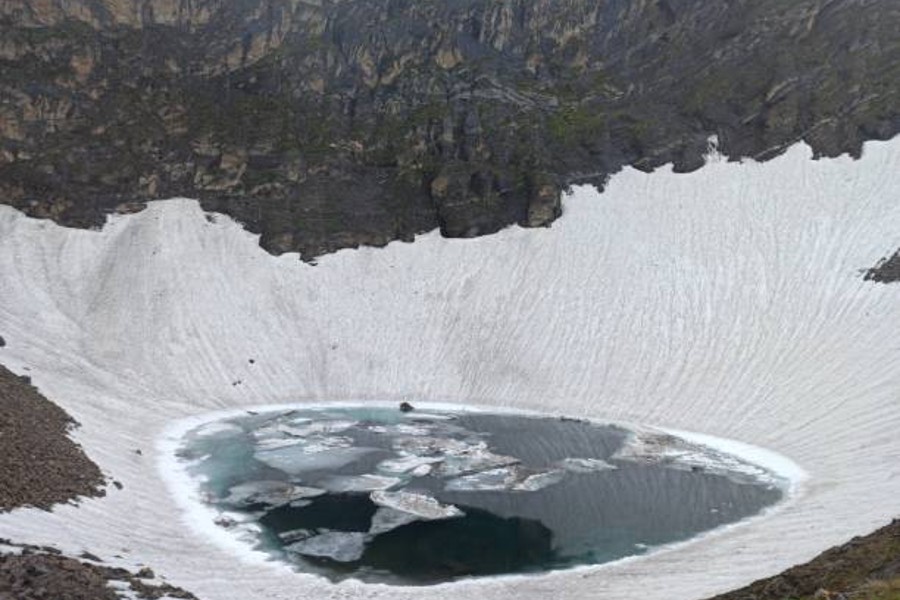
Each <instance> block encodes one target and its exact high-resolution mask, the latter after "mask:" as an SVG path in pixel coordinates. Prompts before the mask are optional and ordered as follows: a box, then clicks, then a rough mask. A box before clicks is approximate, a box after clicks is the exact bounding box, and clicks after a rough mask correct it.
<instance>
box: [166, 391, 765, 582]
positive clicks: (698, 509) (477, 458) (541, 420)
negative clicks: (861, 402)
mask: <svg viewBox="0 0 900 600" xmlns="http://www.w3.org/2000/svg"><path fill="white" fill-rule="evenodd" d="M217 425H227V427H218V426H217V428H216V429H208V428H207V429H204V428H200V429H198V430H195V431H193V432H191V433H189V434H188V436H187V437H186V439H185V444H184V445H183V447H182V450H181V455H182V456H183V457H184V458H185V459H190V460H192V461H194V462H193V463H192V466H191V468H190V469H191V472H192V473H193V474H194V475H196V476H203V483H202V486H203V490H204V492H205V496H206V497H207V498H208V499H209V502H210V503H211V504H213V505H214V506H216V507H217V508H219V509H221V510H222V511H223V514H226V515H239V516H240V517H241V518H242V519H247V520H249V521H251V522H253V523H256V524H258V525H259V526H260V527H261V533H260V534H259V535H258V542H257V545H258V547H259V548H260V549H263V550H265V551H268V552H270V553H272V555H273V556H275V557H278V558H279V559H281V560H286V561H289V562H291V563H292V564H295V565H296V566H297V568H298V569H300V570H304V571H309V572H315V573H318V574H321V575H324V576H326V577H329V578H331V579H334V580H339V579H342V578H346V577H355V578H357V579H361V580H364V581H373V582H375V581H377V582H389V583H394V584H430V583H439V582H444V581H451V580H454V579H458V578H461V577H475V576H485V575H499V574H512V573H533V572H540V571H546V570H550V569H561V568H567V567H572V566H577V565H584V564H597V563H603V562H608V561H612V560H616V559H619V558H623V557H626V556H631V555H635V554H641V553H644V552H646V551H647V550H648V549H651V548H653V547H654V546H659V545H662V544H668V543H672V542H676V541H681V540H685V539H688V538H691V537H694V536H696V535H697V534H699V533H702V532H704V531H708V530H711V529H714V528H716V527H719V526H721V525H723V524H727V523H733V522H735V521H738V520H741V519H743V518H746V517H748V516H751V515H754V514H757V513H759V512H760V511H761V510H763V509H764V508H766V507H767V506H770V505H772V504H774V503H775V502H777V501H778V500H779V499H780V498H781V497H782V491H781V489H780V488H779V486H778V485H777V481H776V480H775V479H774V478H772V477H771V476H770V475H771V474H767V473H765V472H764V471H762V470H761V469H758V468H752V466H750V465H745V464H743V463H740V461H736V460H735V459H734V458H733V457H728V458H729V459H730V463H728V464H729V467H730V468H731V467H735V465H737V467H738V468H734V469H733V470H728V469H724V468H723V467H722V466H721V465H722V464H723V461H722V460H721V459H722V456H721V455H718V454H717V453H716V452H715V451H712V450H705V449H698V448H696V447H693V446H690V447H688V446H685V444H687V443H686V442H683V441H679V440H677V439H675V438H671V437H668V436H661V437H660V438H659V439H655V440H654V443H656V445H657V446H658V445H660V444H662V445H663V446H666V447H670V446H671V447H670V448H669V449H670V450H671V449H672V448H675V449H676V450H678V451H677V452H668V453H665V452H661V453H659V454H652V453H650V454H648V453H647V452H646V451H643V452H636V451H635V448H637V447H640V448H644V449H646V447H647V446H648V445H647V444H644V445H643V446H641V445H635V444H634V443H633V440H634V439H635V437H634V436H633V435H631V432H629V431H628V430H626V429H623V428H621V427H617V426H611V425H598V424H594V423H590V422H586V421H578V420H572V419H560V418H553V417H535V416H524V415H510V414H502V415H501V414H485V413H474V412H471V413H467V412H447V411H412V412H409V413H403V412H401V411H399V410H396V409H387V408H341V409H303V410H293V411H287V412H279V413H266V414H247V415H245V416H241V417H237V418H231V419H226V420H224V421H222V422H219V423H218V424H217ZM679 453H680V454H679ZM704 453H707V454H704ZM679 456H684V457H686V458H679ZM697 456H700V459H698V458H697ZM741 467H747V468H741ZM234 520H237V519H234ZM220 523H222V525H223V526H226V527H241V525H239V524H234V523H233V521H232V519H231V518H230V517H226V518H223V519H220Z"/></svg>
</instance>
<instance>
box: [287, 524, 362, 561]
mask: <svg viewBox="0 0 900 600" xmlns="http://www.w3.org/2000/svg"><path fill="white" fill-rule="evenodd" d="M367 538H368V536H367V534H365V533H360V532H357V531H327V532H325V533H320V534H318V535H314V536H312V537H310V538H307V539H303V540H300V541H299V542H294V543H293V544H290V545H288V546H285V550H287V551H288V552H290V553H293V554H299V555H301V556H312V557H317V558H330V559H331V560H334V561H337V562H354V561H357V560H359V559H360V558H361V557H362V555H363V552H365V550H366V540H367Z"/></svg>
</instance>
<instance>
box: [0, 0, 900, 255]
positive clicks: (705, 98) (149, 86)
mask: <svg viewBox="0 0 900 600" xmlns="http://www.w3.org/2000/svg"><path fill="white" fill-rule="evenodd" d="M898 29H900V7H898V5H897V3H896V2H893V1H892V0H837V1H833V2H821V1H820V0H798V1H796V2H791V3H788V4H786V3H784V2H782V1H780V0H735V1H734V2H729V3H727V4H717V3H709V2H702V1H699V0H694V1H687V2H672V1H671V0H642V1H639V2H603V3H597V2H588V1H586V0H562V1H560V0H556V1H550V0H537V1H535V0H502V1H490V2H489V1H487V0H459V1H455V2H445V1H438V0H425V1H422V0H419V1H412V0H386V1H384V0H378V1H375V0H246V1H243V2H230V1H228V0H191V1H187V0H91V1H88V0H10V1H7V2H3V3H2V6H0V70H2V72H3V74H4V75H3V77H2V80H0V202H4V203H8V204H11V205H13V206H16V207H18V208H20V209H22V210H24V211H26V212H28V214H30V215H33V216H38V217H46V218H52V219H54V220H56V221H58V222H60V223H63V224H66V225H72V226H82V227H93V226H98V225H100V224H102V223H103V221H104V219H105V214H107V213H109V212H113V211H120V212H121V211H133V210H139V209H140V207H141V203H142V202H145V201H147V200H152V199H156V198H163V197H171V196H176V195H185V196H190V197H198V198H200V199H201V201H202V202H203V204H204V206H205V208H207V209H208V210H210V211H219V212H224V213H227V214H230V215H232V216H234V217H235V218H236V219H238V220H239V221H241V222H242V223H244V224H245V226H246V227H247V228H248V229H250V230H251V231H254V232H258V233H261V234H262V237H261V243H262V245H263V246H264V247H265V248H266V249H268V250H270V251H272V252H276V253H280V252H286V251H300V252H301V253H302V254H303V256H304V257H307V258H311V257H313V256H315V255H318V254H321V253H324V252H329V251H332V250H335V249H338V248H342V247H348V246H355V245H359V244H375V245H380V244H385V243H387V242H389V241H391V240H394V239H404V240H410V239H411V238H412V237H413V236H414V235H415V234H416V233H418V232H422V231H426V230H430V229H433V228H436V227H439V228H440V229H441V231H442V233H443V234H444V235H447V236H474V235H480V234H485V233H489V232H492V231H496V230H497V229H499V228H501V227H504V226H506V225H508V224H510V223H519V224H521V225H525V226H545V225H548V224H550V223H551V222H552V221H553V220H554V219H555V218H556V217H557V216H559V214H560V193H561V191H562V190H563V189H565V188H566V187H567V186H568V185H571V184H574V183H593V184H596V185H602V184H603V183H604V181H605V180H606V178H607V177H608V176H609V174H611V173H613V172H615V171H617V170H618V169H620V168H622V167H623V166H624V165H634V166H635V167H637V168H641V169H653V168H655V167H657V166H659V165H662V164H664V163H667V162H672V163H674V165H675V168H676V169H678V170H685V171H686V170H692V169H695V168H698V167H699V166H701V165H702V163H703V156H704V153H706V152H707V151H708V147H709V139H710V136H712V135H716V136H717V139H718V149H719V150H720V151H721V152H723V153H725V154H726V155H728V156H729V157H731V158H735V159H737V158H740V157H754V158H759V159H766V158H769V157H772V156H775V155H777V154H779V153H780V152H781V151H782V150H783V149H784V148H785V147H787V146H788V145H790V144H792V143H794V142H796V141H798V140H806V141H807V142H808V143H809V144H811V145H812V147H813V148H814V150H815V152H816V154H817V155H827V156H831V155H836V154H840V153H844V152H849V153H851V154H853V155H858V154H859V152H860V150H861V145H862V142H863V141H864V140H866V139H872V138H879V139H884V138H888V137H891V136H893V135H894V134H895V133H896V132H897V131H898V130H900V111H898V89H900V83H898V82H900V38H898V37H897V35H896V31H897V30H898Z"/></svg>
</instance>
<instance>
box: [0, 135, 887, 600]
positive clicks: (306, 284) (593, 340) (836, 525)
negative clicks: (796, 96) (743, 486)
mask: <svg viewBox="0 0 900 600" xmlns="http://www.w3.org/2000/svg"><path fill="white" fill-rule="evenodd" d="M809 158H810V157H809V150H808V149H807V148H805V147H803V146H797V147H794V148H793V149H791V150H790V151H789V152H788V153H787V154H785V155H784V156H782V157H780V158H778V159H776V160H773V161H771V162H768V163H764V164H755V163H746V164H740V165H739V164H731V163H725V162H718V161H712V162H711V163H710V164H709V165H707V167H706V168H704V169H702V170H700V171H698V172H696V173H692V174H687V175H675V174H672V173H670V172H667V171H662V172H658V173H654V174H650V175H647V174H643V173H639V172H637V171H633V170H626V171H625V172H623V173H621V174H619V175H617V176H616V177H614V178H613V180H612V181H611V182H610V185H609V188H608V190H607V191H606V192H605V193H604V194H602V195H599V194H596V193H595V192H593V191H591V190H588V189H579V190H576V192H575V193H574V195H573V196H571V197H569V198H567V199H566V202H565V215H564V216H563V217H562V219H561V220H559V221H558V222H557V223H555V224H554V225H553V227H552V228H551V229H547V230H522V229H519V228H510V229H508V230H505V231H503V232H501V233H500V234H498V235H495V236H490V237H486V238H479V239H474V240H445V239H441V238H440V237H439V236H438V235H436V234H429V235H424V236H421V237H420V238H419V240H418V241H417V242H416V243H415V244H414V245H408V244H402V243H396V244H391V245H390V246H388V247H387V248H384V249H362V250H357V251H342V252H339V253H337V254H335V255H331V256H326V257H324V258H322V259H321V260H320V261H319V264H318V266H310V265H306V264H303V263H301V262H300V261H298V260H297V257H296V256H282V257H277V258H276V257H272V256H269V255H267V254H266V253H265V252H263V251H262V250H260V248H259V247H258V246H257V243H256V239H255V237H254V236H252V235H250V234H249V233H247V232H245V231H243V230H242V229H241V228H240V226H238V225H237V224H235V223H233V222H231V221H230V220H229V219H227V218H224V217H217V218H216V219H214V220H213V221H214V222H210V221H208V220H207V219H206V218H205V217H204V215H203V213H202V212H201V211H200V209H199V207H198V205H197V204H196V203H195V202H193V201H188V200H172V201H167V202H162V203H157V204H154V205H152V206H151V207H150V208H148V209H147V210H145V211H144V212H142V213H139V214H136V215H129V216H117V217H113V218H111V219H110V222H109V224H108V225H107V226H106V227H105V228H104V229H103V231H101V232H95V231H76V230H67V229H62V228H59V227H57V226H55V225H53V224H52V223H49V222H45V221H37V220H32V219H28V218H26V217H24V216H22V215H21V214H20V213H17V212H16V211H14V210H12V209H10V208H8V207H0V333H2V335H3V336H4V338H5V339H6V341H7V346H6V347H5V348H3V349H2V350H0V361H2V362H3V363H5V364H7V365H8V366H9V367H10V368H12V369H14V370H15V371H17V372H22V373H24V372H25V368H26V367H27V368H28V369H30V370H29V371H28V374H29V375H31V376H32V378H33V380H34V382H35V383H36V385H38V386H39V387H40V388H41V390H42V391H43V392H44V393H45V394H46V395H47V396H48V397H49V398H51V399H52V400H53V401H55V402H57V403H59V404H60V405H61V406H62V407H63V408H65V409H66V410H67V411H69V412H70V413H71V414H72V415H73V416H74V417H75V418H76V419H78V420H79V421H80V422H81V423H82V425H83V427H82V428H81V429H80V430H79V431H78V432H77V434H76V437H77V439H78V441H79V442H81V443H82V444H83V445H84V446H85V448H86V450H87V452H88V454H89V455H90V456H91V457H92V458H93V459H94V460H96V461H97V462H98V463H99V464H100V465H101V467H102V468H103V469H104V470H105V472H106V473H108V474H109V475H110V476H111V477H113V478H115V479H117V480H119V481H120V482H121V483H122V484H123V489H122V490H117V489H115V488H113V487H111V488H110V493H109V495H108V496H107V497H106V498H103V499H93V500H87V501H85V502H83V503H82V505H81V506H80V507H78V508H75V507H70V506H64V507H60V508H58V509H56V510H55V511H54V512H53V513H42V512H39V511H33V510H17V511H13V512H12V513H9V514H5V515H0V537H10V538H13V539H18V540H21V541H27V542H31V543H42V544H50V543H52V544H57V545H58V546H59V547H61V548H63V549H65V550H67V551H73V552H74V551H80V550H82V549H90V551H91V552H93V553H95V554H98V555H100V556H101V557H103V558H104V559H108V560H111V561H113V562H114V563H115V564H122V565H124V566H134V565H137V564H138V563H143V562H146V563H147V564H150V565H152V566H153V568H154V570H155V571H156V572H158V573H160V574H163V575H165V576H166V577H167V578H168V580H169V581H171V582H172V583H173V584H176V585H179V586H182V587H185V588H188V589H191V590H192V591H194V592H195V593H196V594H198V596H200V597H202V598H205V599H207V600H230V599H235V600H237V599H240V600H244V599H247V598H265V599H270V598H271V599H279V598H284V599H288V598H290V599H295V598H302V597H305V598H346V597H359V598H385V599H387V598H390V599H392V600H393V599H401V600H402V599H404V598H409V599H412V598H418V597H420V596H421V594H422V591H421V590H417V589H415V588H392V587H389V586H386V585H363V584H360V583H357V582H353V581H348V582H343V583H340V584H337V585H335V584H331V583H329V582H327V581H326V580H324V579H321V578H317V577H315V576H312V575H302V574H297V573H294V572H292V571H290V570H289V569H288V568H286V567H284V566H279V565H276V564H273V563H272V562H268V561H266V560H265V558H263V557H262V556H261V555H260V554H259V553H249V552H247V550H246V548H245V547H244V546H242V545H241V544H239V543H234V539H233V537H230V536H231V534H229V533H228V532H226V531H224V530H222V529H221V528H218V527H216V526H215V525H212V524H211V521H212V519H213V518H214V517H215V514H209V513H210V512H211V511H209V510H208V509H205V508H203V507H202V506H201V505H199V504H197V503H195V502H192V501H191V500H190V499H189V498H185V497H180V498H176V497H173V496H172V495H170V494H169V493H168V490H167V487H166V483H165V481H164V478H163V476H162V474H161V471H162V472H164V473H167V474H172V473H173V472H174V471H173V470H172V469H171V465H172V464H173V461H174V458H173V457H172V456H171V450H172V443H171V439H169V438H168V437H166V436H167V435H169V436H170V435H171V431H170V432H169V433H168V434H166V430H167V427H169V426H170V425H171V423H172V422H173V421H174V420H177V419H183V418H191V417H192V416H193V415H199V414H202V413H207V412H209V411H215V410H221V411H232V410H238V409H240V408H241V407H244V406H248V405H255V404H272V403H294V402H307V401H308V402H323V401H330V400H348V401H370V400H371V401H388V402H399V401H400V400H410V401H412V402H413V403H414V404H415V402H416V400H417V399H421V400H423V401H431V402H445V403H466V404H475V405H482V406H486V407H491V408H492V409H495V408H504V407H505V408H516V409H526V410H537V411H542V412H549V413H557V414H568V415H572V416H576V417H577V416H583V417H591V418H597V419H601V420H611V421H620V422H632V423H639V424H646V425H652V426H657V427H661V428H664V429H669V430H677V431H680V430H687V431H695V432H702V434H704V435H705V436H713V437H714V438H716V439H727V440H738V441H739V442H741V443H744V444H750V445H752V446H755V447H761V448H766V449H768V450H770V451H772V452H773V453H775V454H772V455H767V456H762V455H761V460H768V459H772V460H774V462H775V463H778V457H777V455H783V456H785V457H787V458H789V459H791V460H793V461H794V462H796V463H797V464H799V465H800V467H802V469H803V470H804V471H805V472H806V473H807V475H808V479H807V480H806V481H805V483H804V484H803V486H802V490H801V493H800V494H799V495H797V496H795V500H794V501H792V502H789V503H786V504H785V505H783V506H782V507H781V508H780V510H776V511H772V512H771V513H770V514H768V515H767V516H765V517H763V518H760V519H755V520H753V521H751V522H750V523H748V524H745V525H739V526H735V527H729V528H725V529H723V530H719V531H718V532H716V533H714V534H712V535H708V536H705V537H703V538H702V539H700V540H698V541H695V542H692V543H687V544H680V545H678V546H676V547H672V548H669V549H667V550H664V551H660V552H656V553H652V554H651V555H649V556H646V557H640V558H632V559H626V560H624V561H621V562H619V563H615V564H612V565H608V566H601V567H590V568H583V569H577V570H574V571H566V572H558V573H553V574H549V575H543V576H537V577H503V578H496V579H489V580H484V581H480V582H462V583H455V584H448V585H443V586H437V587H433V588H431V589H430V590H429V592H428V593H429V594H430V595H433V597H435V598H442V597H443V598H459V597H461V596H462V595H463V594H466V593H470V592H471V593H476V588H477V594H478V595H479V596H480V597H482V598H484V599H485V600H491V599H499V598H510V597H521V598H546V597H564V598H567V599H568V598H571V599H577V598H597V597H603V598H606V599H610V600H615V599H623V600H626V599H627V600H631V599H633V598H634V597H635V595H636V593H638V591H639V595H640V597H641V598H645V599H647V600H651V599H655V598H658V599H663V598H665V599H670V598H685V599H687V598H700V597H703V596H707V595H710V594H712V593H715V592H718V591H722V590H725V589H727V588H730V587H734V586H738V585H742V584H745V583H748V582H749V581H751V580H753V579H755V578H758V577H762V576H765V575H770V574H772V573H774V572H776V571H778V570H781V569H783V568H785V567H787V566H789V565H791V564H794V563H797V562H799V561H804V560H806V559H809V558H811V557H812V556H813V555H815V554H816V553H818V552H819V551H821V550H823V549H824V548H826V547H828V546H830V545H832V544H835V543H838V542H841V541H844V540H845V539H846V538H848V537H850V536H852V535H856V534H861V533H864V532H867V531H869V530H871V529H873V528H875V527H876V526H878V525H881V524H882V523H884V522H885V521H887V520H888V519H889V518H890V517H892V516H895V515H896V514H898V513H900V436H898V435H897V433H896V432H897V431H898V430H900V403H898V397H897V390H900V370H898V369H897V368H896V365H897V364H898V360H900V342H898V341H897V340H896V339H895V338H894V336H893V335H892V332H893V329H892V328H891V326H892V325H893V324H894V323H898V322H900V297H898V289H900V288H897V287H896V286H885V285H879V284H874V283H870V282H864V281H863V280H862V278H861V276H860V270H861V269H865V268H867V267H869V266H871V265H873V264H874V263H875V262H876V261H877V260H878V259H879V258H881V257H883V256H885V255H886V254H888V253H891V252H893V251H894V250H896V248H897V247H900V168H898V167H900V140H894V141H892V142H887V143H870V144H867V145H866V148H865V154H864V156H863V158H862V159H861V160H860V161H858V162H854V161H852V160H850V159H848V158H840V159H837V160H822V161H811V160H809ZM250 359H253V361H252V362H251V360H250ZM198 424H199V422H198ZM705 439H707V440H709V439H710V438H705ZM698 441H699V440H698ZM729 444H730V442H729V443H728V444H726V446H728V445H729ZM720 447H721V446H720ZM731 447H733V446H731ZM138 449H140V450H142V453H141V454H138V453H137V452H135V450H138ZM723 449H727V448H723ZM160 465H162V466H161V468H160V470H158V468H157V467H158V466H160ZM764 466H767V465H764ZM782 466H784V465H782ZM174 476H175V477H177V476H178V475H177V474H176V475H174ZM175 485H181V486H182V487H181V488H180V489H183V490H190V489H191V484H190V482H189V481H187V480H185V481H180V482H176V483H175ZM201 532H205V533H201ZM214 536H218V537H219V538H220V539H218V540H217V539H214ZM115 555H120V556H122V557H124V558H122V559H114V558H113V557H114V556H115ZM470 588H471V589H470Z"/></svg>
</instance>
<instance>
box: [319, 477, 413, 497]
mask: <svg viewBox="0 0 900 600" xmlns="http://www.w3.org/2000/svg"><path fill="white" fill-rule="evenodd" d="M401 483H403V479H401V478H399V477H384V476H381V475H371V474H365V475H335V476H332V477H326V478H325V479H322V480H321V481H320V482H319V485H321V486H322V487H324V488H325V489H327V490H328V491H329V492H336V493H344V492H374V491H377V490H389V489H391V488H392V487H396V486H398V485H400V484H401Z"/></svg>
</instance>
